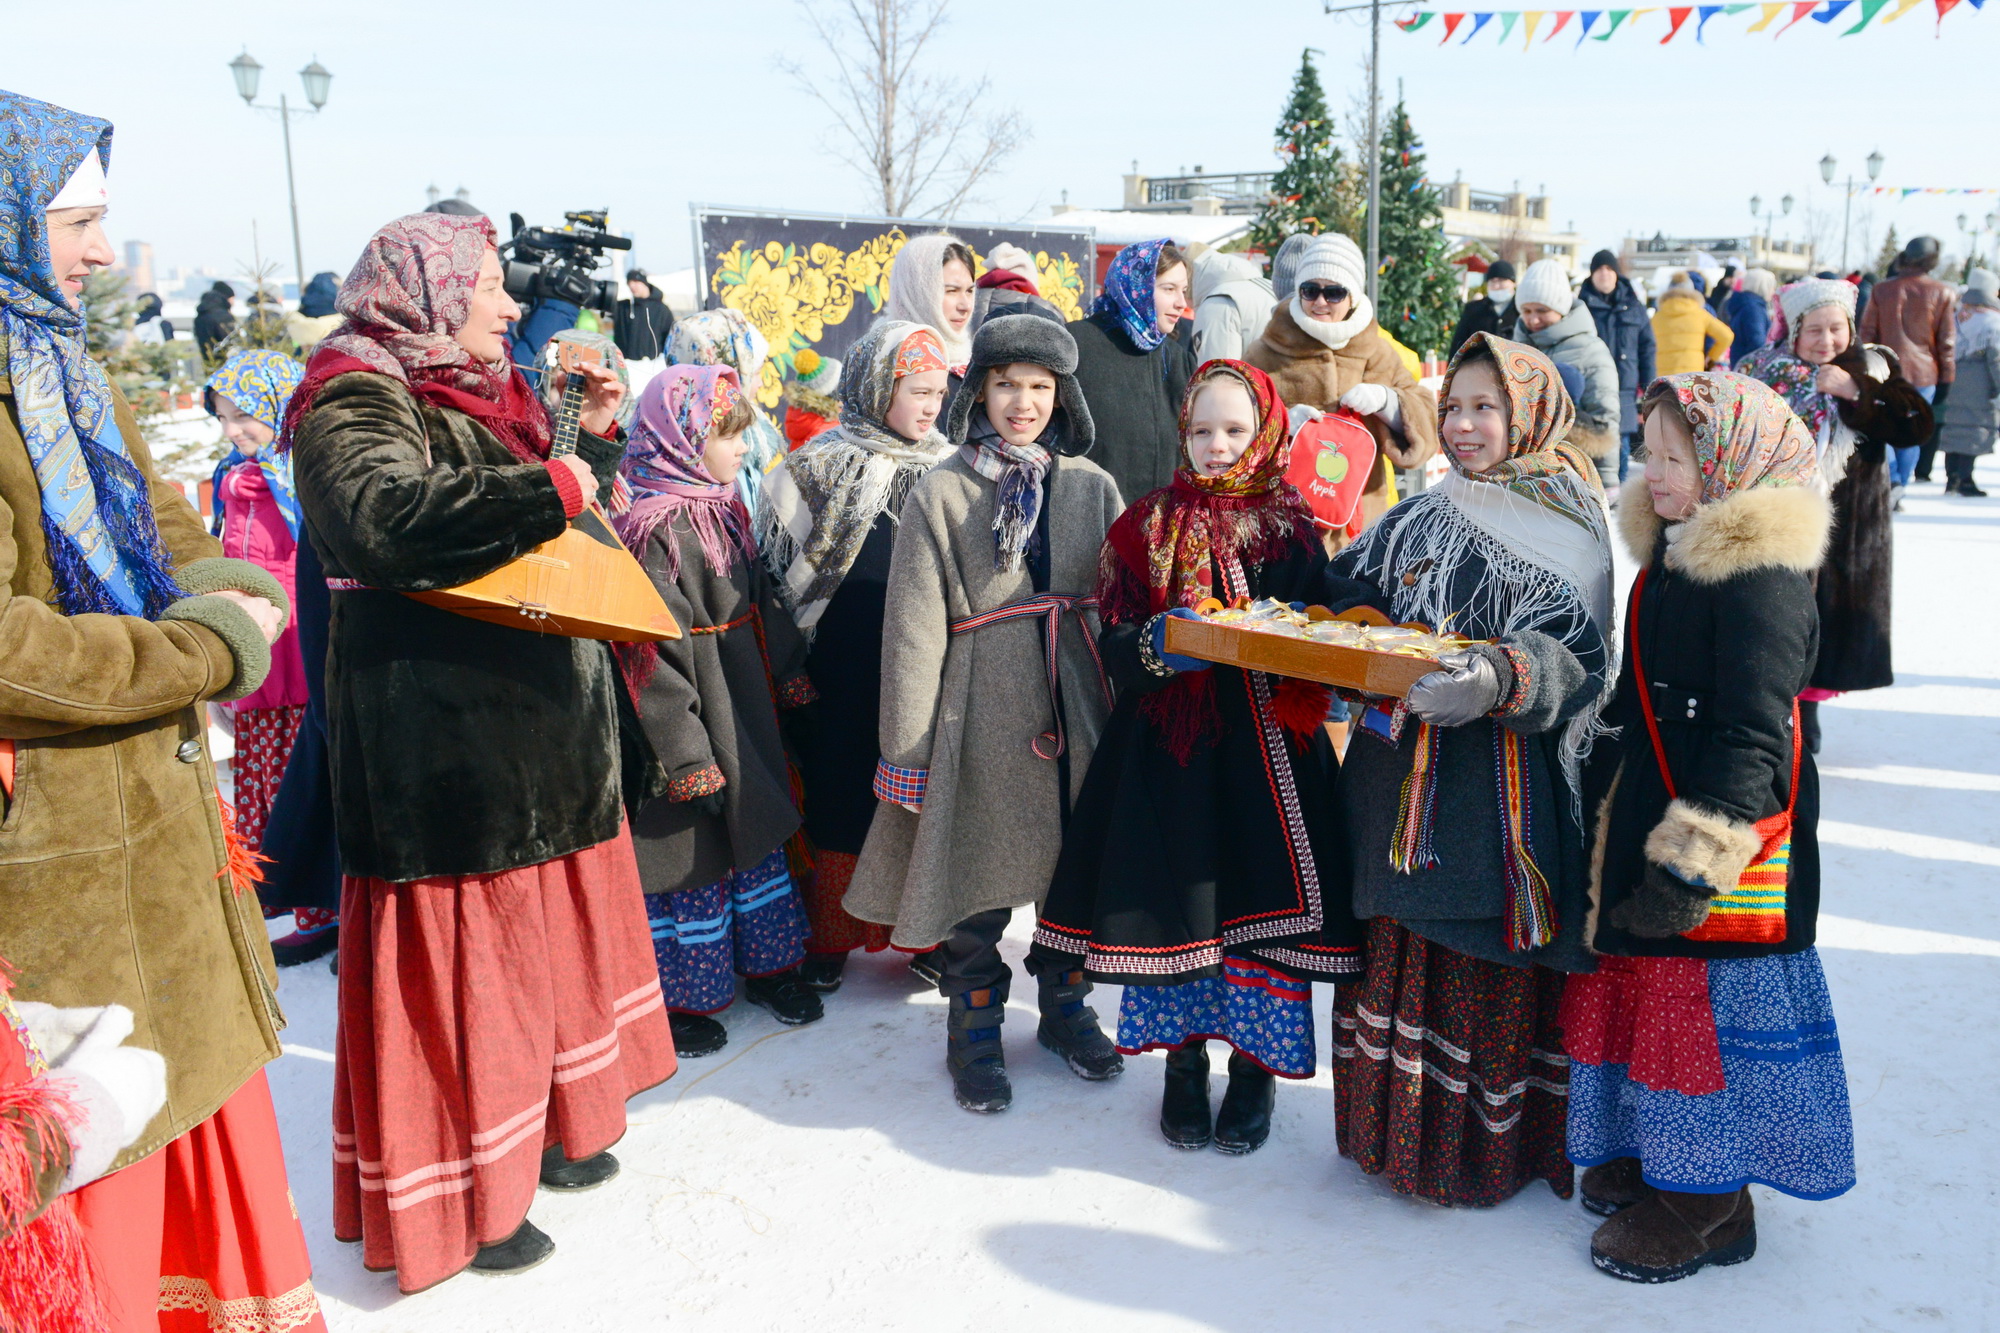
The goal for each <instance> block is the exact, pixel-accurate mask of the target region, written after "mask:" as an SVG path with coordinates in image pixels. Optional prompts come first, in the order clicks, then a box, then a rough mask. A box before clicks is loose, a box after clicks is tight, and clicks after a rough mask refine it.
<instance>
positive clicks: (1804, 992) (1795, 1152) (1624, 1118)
mask: <svg viewBox="0 0 2000 1333" xmlns="http://www.w3.org/2000/svg"><path fill="white" fill-rule="evenodd" d="M1708 994H1709V1003H1710V1005H1711V1006H1712V1007H1713V1009H1714V1011H1715V1035H1716V1041H1717V1045H1718V1046H1719V1047H1720V1048H1721V1053H1722V1073H1723V1081H1724V1084H1725V1086H1724V1087H1723V1089H1722V1090H1721V1091H1720V1092H1709V1093H1702V1094H1699V1095H1690V1094H1688V1093H1683V1092H1675V1091H1673V1090H1671V1089H1653V1088H1648V1087H1646V1086H1645V1085H1643V1084H1641V1083H1638V1082H1636V1081H1634V1080H1633V1079H1632V1078H1631V1077H1630V1068H1631V1067H1630V1065H1627V1064H1610V1063H1606V1064H1587V1063H1585V1062H1584V1061H1582V1060H1580V1059H1575V1058H1574V1055H1575V1053H1574V1052H1572V1053H1571V1054H1572V1060H1571V1063H1570V1073H1569V1155H1570V1160H1572V1161H1574V1162H1575V1163H1576V1164H1577V1165H1578V1166H1595V1165H1597V1164H1598V1163H1600V1162H1606V1161H1610V1160H1611V1159H1612V1158H1614V1157H1636V1158H1638V1159H1639V1160H1640V1162H1641V1163H1642V1164H1643V1165H1644V1174H1645V1178H1646V1180H1647V1182H1648V1183H1650V1184H1651V1185H1653V1186H1654V1187H1655V1188H1658V1189H1665V1190H1676V1191H1680V1192H1682V1193H1687V1194H1726V1193H1729V1192H1731V1191H1733V1190H1737V1189H1740V1188H1742V1187H1743V1186H1744V1185H1747V1184H1758V1185H1768V1186H1770V1187H1771V1188H1772V1189H1775V1190H1781V1191H1783V1192H1784V1193H1786V1194H1790V1195H1792V1196H1794V1197H1796V1198H1800V1199H1831V1198H1833V1197H1834V1196H1835V1195H1837V1194H1843V1193H1845V1192H1846V1191H1848V1190H1850V1189H1852V1188H1853V1187H1854V1124H1853V1120H1852V1119H1851V1117H1850V1116H1849V1114H1848V1105H1847V1070H1846V1067H1845V1065H1843V1064H1842V1062H1841V1058H1840V1035H1839V1033H1838V1032H1837V1031H1835V1029H1834V1023H1833V1004H1832V1001H1831V1000H1830V999H1829V998H1828V996H1827V991H1826V974H1825V973H1824V972H1823V971H1821V969H1820V963H1819V951H1818V950H1816V949H1806V950H1803V951H1802V952H1799V953H1792V954H1777V955H1772V956H1769V957H1765V958H1729V959H1713V960H1711V961H1710V962H1709V964H1708Z"/></svg>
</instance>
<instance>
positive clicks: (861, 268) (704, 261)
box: [693, 204, 1096, 408]
mask: <svg viewBox="0 0 2000 1333" xmlns="http://www.w3.org/2000/svg"><path fill="white" fill-rule="evenodd" d="M693 213H694V234H695V250H696V259H695V263H696V265H697V266H698V270H699V273H700V278H701V284H702V285H701V292H700V294H701V298H702V308H703V309H706V310H714V309H717V308H719V307H722V306H729V307H731V308H733V309H736V310H740V311H742V312H743V314H744V315H745V316H746V317H747V318H748V319H749V320H750V322H751V323H752V324H755V325H756V326H757V328H758V329H759V330H761V331H762V333H763V334H764V337H765V338H766V339H768V340H769V341H770V344H771V359H770V360H769V361H768V362H766V363H765V366H764V375H763V382H762V383H761V384H758V385H755V386H753V388H754V390H755V393H756V396H757V401H758V402H759V403H761V404H763V406H764V407H766V408H773V407H776V406H777V404H778V401H779V399H780V397H781V396H782V395H783V393H784V382H785V377H786V376H787V375H788V374H790V373H791V369H792V362H793V359H794V358H795V357H797V356H798V354H799V353H800V352H802V351H804V350H805V349H806V348H808V347H810V348H813V349H814V350H815V351H817V352H818V353H819V354H820V355H822V356H834V357H839V356H844V355H845V354H846V352H847V349H848V348H849V347H851V346H852V345H853V344H854V343H855V342H857V341H858V340H859V339H860V337H861V335H862V334H863V333H865V332H867V331H868V326H869V325H870V324H871V323H873V322H874V320H875V317H876V316H877V315H879V314H881V312H882V307H883V305H884V304H886V303H887V301H888V299H889V264H890V261H891V260H893V259H894V258H895V257H896V252H897V251H898V250H901V249H902V248H903V242H905V241H907V240H908V239H909V238H910V237H912V236H921V235H923V234H924V233H925V232H931V231H937V230H938V229H939V228H940V227H941V226H942V227H944V229H945V230H948V231H950V232H951V234H952V235H954V236H956V237H958V238H959V239H960V240H962V241H964V242H965V243H966V245H968V246H970V247H971V249H972V253H973V255H974V256H975V257H976V258H977V259H979V261H980V272H982V273H983V272H984V271H985V259H986V256H987V254H988V253H989V252H990V251H991V250H992V249H993V247H994V246H996V245H999V244H1000V243H1001V242H1002V241H1011V242H1012V243H1013V244H1015V245H1017V246H1019V247H1020V248H1021V249H1023V250H1026V251H1027V252H1028V253H1029V254H1031V255H1033V256H1034V257H1035V270H1036V275H1037V281H1038V284H1039V286H1040V287H1041V289H1042V296H1043V297H1044V298H1045V299H1046V300H1048V301H1049V302H1050V303H1051V304H1053V305H1054V306H1055V308H1056V309H1057V310H1060V311H1061V312H1062V314H1063V318H1065V319H1081V318H1082V317H1083V316H1084V314H1086V313H1087V312H1088V311H1089V309H1090V300H1091V296H1092V292H1091V290H1090V286H1091V278H1092V275H1093V274H1094V272H1095V267H1094V265H1095V257H1096V250H1095V248H1094V246H1093V244H1092V233H1091V232H1090V231H1088V230H1079V229H1077V228H1068V229H1065V228H1062V227H1026V226H1012V227H985V226H960V225H957V224H951V225H949V226H946V225H945V224H941V223H938V222H935V221H926V220H922V219H915V218H871V217H853V216H835V215H829V214H823V213H780V212H772V211H768V210H759V209H742V208H726V207H716V206H710V205H703V204H697V205H695V206H694V208H693ZM975 276H976V275H975Z"/></svg>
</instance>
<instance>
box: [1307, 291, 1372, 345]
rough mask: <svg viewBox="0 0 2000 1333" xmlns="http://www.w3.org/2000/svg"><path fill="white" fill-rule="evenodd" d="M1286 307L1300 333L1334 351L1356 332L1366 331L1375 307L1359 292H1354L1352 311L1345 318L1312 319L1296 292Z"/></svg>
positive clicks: (1347, 341) (1352, 337) (1352, 338)
mask: <svg viewBox="0 0 2000 1333" xmlns="http://www.w3.org/2000/svg"><path fill="white" fill-rule="evenodd" d="M1286 309H1287V310H1289V311H1290V312H1291V316H1292V323H1293V324H1295V325H1296V326H1297V327H1298V330H1299V332H1300V333H1303V334H1305V335H1306V336H1307V337H1309V338H1311V339H1312V340H1313V341H1314V342H1316V343H1320V344H1322V345H1324V346H1325V347H1327V348H1328V349H1329V350H1331V351H1335V352H1338V351H1339V350H1340V349H1341V348H1343V347H1345V346H1347V344H1349V343H1351V342H1353V341H1354V338H1355V335H1356V334H1359V333H1365V332H1367V330H1368V326H1369V325H1371V324H1373V323H1374V322H1375V307H1374V306H1372V305H1370V304H1369V303H1368V298H1367V297H1365V296H1363V295H1362V294H1361V293H1360V292H1356V293H1354V311H1353V313H1352V314H1350V315H1348V317H1347V318H1346V319H1341V320H1328V319H1314V318H1313V317H1312V316H1311V315H1308V314H1307V313H1306V307H1305V303H1304V302H1302V301H1300V300H1299V298H1298V294H1297V293H1293V295H1292V299H1291V301H1290V303H1289V304H1288V305H1287V306H1286Z"/></svg>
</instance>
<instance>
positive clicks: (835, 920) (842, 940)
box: [803, 847, 895, 953]
mask: <svg viewBox="0 0 2000 1333" xmlns="http://www.w3.org/2000/svg"><path fill="white" fill-rule="evenodd" d="M860 859H861V858H860V857H859V856H858V855H855V854H854V853H851V852H829V851H827V850H826V849H825V848H824V847H820V848H815V849H814V851H813V873H812V877H811V878H810V879H809V880H807V881H806V885H805V893H804V895H803V896H804V898H805V903H806V918H807V921H808V923H809V926H810V930H809V933H808V934H807V937H806V952H807V953H852V952H853V951H854V950H856V949H866V950H867V951H868V952H869V953H880V952H881V951H882V950H884V949H886V948H888V947H889V936H890V935H891V934H893V933H894V931H895V927H894V926H878V925H876V924H875V923H874V922H872V921H863V920H861V919H860V918H859V917H855V916H850V915H849V914H848V911H847V909H846V908H844V907H842V906H841V905H840V900H841V899H842V898H843V897H845V896H846V894H847V885H848V883H849V881H851V880H852V879H853V878H854V866H855V863H856V862H858V861H859V860H860Z"/></svg>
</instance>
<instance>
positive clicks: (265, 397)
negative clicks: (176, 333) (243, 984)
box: [202, 348, 310, 910]
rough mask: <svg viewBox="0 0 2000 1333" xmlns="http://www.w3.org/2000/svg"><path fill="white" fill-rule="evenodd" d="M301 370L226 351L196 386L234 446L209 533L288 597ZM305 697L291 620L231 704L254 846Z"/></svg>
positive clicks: (247, 836) (239, 820)
mask: <svg viewBox="0 0 2000 1333" xmlns="http://www.w3.org/2000/svg"><path fill="white" fill-rule="evenodd" d="M305 373H306V370H305V367H304V366H302V365H300V364H299V363H298V362H296V361H294V360H292V358H290V357H288V356H286V355H285V354H284V353H282V352H273V351H267V350H264V349H261V348H259V349H249V350H245V351H240V352H231V353H230V354H229V359H228V360H227V361H224V362H223V363H222V368H221V369H220V370H218V371H216V372H215V373H214V374H213V375H211V376H209V377H208V384H207V385H206V386H205V387H204V389H203V390H202V396H203V399H204V401H205V403H206V405H207V407H208V410H209V412H210V414H211V415H213V416H215V417H216V418H218V419H219V420H220V421H221V422H222V433H223V436H224V437H225V438H226V439H227V440H228V442H229V446H230V447H229V454H228V456H227V457H226V458H224V459H223V460H222V462H221V463H220V464H218V465H217V466H216V469H215V481H214V495H215V523H214V529H213V530H214V532H215V534H216V535H217V536H218V537H220V538H222V553H223V554H224V555H226V556H231V557H233V558H235V559H237V560H248V561H249V562H250V563H251V564H253V565H256V566H257V567H258V568H260V569H262V570H264V571H265V572H267V573H268V574H270V575H271V577H273V578H275V579H276V580H277V581H278V583H279V584H280V585H281V586H282V587H283V588H284V590H285V595H286V596H288V597H292V598H294V599H296V597H297V592H298V587H297V580H296V578H295V570H296V566H297V561H298V552H299V502H298V498H297V496H296V495H295V494H294V493H293V483H292V455H291V453H290V452H289V451H285V452H280V451H279V450H278V449H277V448H276V442H277V440H278V438H279V437H280V436H282V435H283V434H284V428H285V404H286V403H287V402H288V401H289V400H290V398H291V396H292V391H293V390H294V389H296V388H298V387H299V381H300V380H302V379H304V378H305ZM307 695H308V691H307V689H306V674H305V664H304V661H303V659H302V658H301V657H300V654H299V629H298V625H297V624H296V623H294V624H291V625H287V626H286V627H285V632H284V633H283V634H281V635H279V636H278V640H277V642H276V643H273V644H272V645H271V674H270V675H268V676H266V677H265V678H264V684H263V685H262V686H261V687H259V688H258V690H257V692H256V693H254V694H252V695H250V696H249V697H248V698H244V699H238V700H237V701H236V703H235V704H234V705H232V707H234V709H235V710H236V756H235V758H234V759H233V760H232V761H231V765H230V767H231V771H232V772H233V773H234V775H235V780H236V829H237V832H238V833H240V834H241V835H242V837H243V840H244V841H245V842H247V843H249V844H250V845H251V846H252V847H255V846H258V845H260V844H261V843H262V842H263V839H264V826H265V824H266V823H267V822H268V821H269V819H270V816H271V807H272V805H273V804H274V803H275V802H276V801H277V799H278V783H279V781H280V780H281V779H282V778H283V777H284V775H285V765H286V763H287V762H288V761H289V760H290V758H291V754H292V745H293V743H294V742H295V741H296V740H297V739H298V734H299V724H300V722H302V721H303V720H304V718H305V711H306V700H307ZM307 910H310V909H307Z"/></svg>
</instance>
